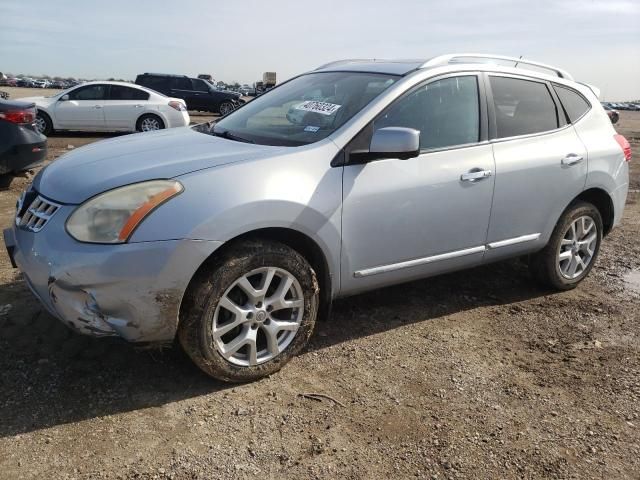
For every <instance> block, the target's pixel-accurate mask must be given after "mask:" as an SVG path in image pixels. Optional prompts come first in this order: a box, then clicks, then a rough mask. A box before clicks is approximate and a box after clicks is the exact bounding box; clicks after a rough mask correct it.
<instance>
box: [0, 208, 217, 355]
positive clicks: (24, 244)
mask: <svg viewBox="0 0 640 480" xmlns="http://www.w3.org/2000/svg"><path fill="white" fill-rule="evenodd" d="M71 210H73V208H72V207H71V206H62V207H61V211H59V212H57V214H56V215H55V216H54V217H53V218H51V220H50V221H49V222H48V223H47V225H46V226H45V227H44V228H43V229H42V230H41V231H39V232H37V233H34V232H30V231H27V230H23V229H21V228H19V227H17V226H15V225H14V226H13V227H12V228H10V229H6V230H4V240H5V245H6V247H7V250H8V251H9V256H10V257H11V258H12V262H15V265H17V267H18V268H19V269H20V270H21V271H22V273H23V274H24V278H25V280H26V282H27V284H28V286H29V288H30V289H31V291H32V292H33V293H34V295H35V296H36V297H37V298H38V299H39V300H40V302H41V303H42V304H43V306H44V307H45V308H46V309H47V310H48V311H49V312H50V313H51V314H52V315H53V316H55V317H57V318H58V319H60V320H61V321H62V322H64V323H65V324H67V325H68V326H70V327H71V328H73V329H74V330H77V331H78V332H80V333H83V334H86V335H92V336H113V335H117V336H120V337H122V338H124V339H126V340H128V341H132V342H166V341H171V340H172V339H173V338H174V336H175V333H176V329H177V325H178V314H179V310H180V303H181V301H182V297H183V295H184V292H185V290H186V288H187V286H188V284H189V281H190V280H191V278H192V276H193V274H194V273H195V272H196V270H197V269H198V267H199V266H200V265H201V264H202V262H204V260H205V259H206V258H207V257H209V255H211V253H213V252H214V251H215V250H216V249H217V248H218V247H219V246H220V245H221V242H213V241H201V240H167V241H158V242H139V243H125V244H118V245H98V244H86V243H81V242H77V241H75V240H74V239H73V238H71V237H70V236H69V235H68V234H67V233H66V231H65V229H64V221H65V220H66V218H67V217H68V215H69V214H70V212H71Z"/></svg>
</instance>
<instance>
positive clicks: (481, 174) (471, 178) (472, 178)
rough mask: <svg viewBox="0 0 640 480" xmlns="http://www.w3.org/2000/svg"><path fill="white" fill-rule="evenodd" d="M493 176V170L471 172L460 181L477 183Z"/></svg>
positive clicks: (461, 177) (461, 176) (464, 174)
mask: <svg viewBox="0 0 640 480" xmlns="http://www.w3.org/2000/svg"><path fill="white" fill-rule="evenodd" d="M490 176H491V170H475V169H474V170H471V171H470V172H467V173H463V174H462V175H460V180H461V181H463V182H477V181H479V180H482V179H483V178H488V177H490Z"/></svg>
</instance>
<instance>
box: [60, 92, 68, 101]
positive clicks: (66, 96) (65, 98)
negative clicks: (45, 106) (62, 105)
mask: <svg viewBox="0 0 640 480" xmlns="http://www.w3.org/2000/svg"><path fill="white" fill-rule="evenodd" d="M59 100H60V101H61V102H66V101H67V100H69V94H68V93H65V94H64V95H62V96H61V97H60V99H59Z"/></svg>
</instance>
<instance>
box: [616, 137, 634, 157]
mask: <svg viewBox="0 0 640 480" xmlns="http://www.w3.org/2000/svg"><path fill="white" fill-rule="evenodd" d="M613 138H615V140H616V142H618V145H620V148H621V149H622V153H624V159H625V160H626V161H627V162H630V161H631V145H629V141H628V140H627V139H626V138H624V136H622V135H620V134H619V133H616V134H615V135H614V136H613Z"/></svg>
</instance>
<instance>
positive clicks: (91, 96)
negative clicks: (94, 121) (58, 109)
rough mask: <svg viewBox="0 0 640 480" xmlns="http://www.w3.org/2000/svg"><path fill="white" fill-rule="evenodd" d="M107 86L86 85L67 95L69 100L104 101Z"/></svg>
mask: <svg viewBox="0 0 640 480" xmlns="http://www.w3.org/2000/svg"><path fill="white" fill-rule="evenodd" d="M107 87H108V85H101V84H98V85H87V86H86V87H80V88H76V89H75V90H74V91H72V92H71V93H69V100H104V99H105V94H106V92H107Z"/></svg>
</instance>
